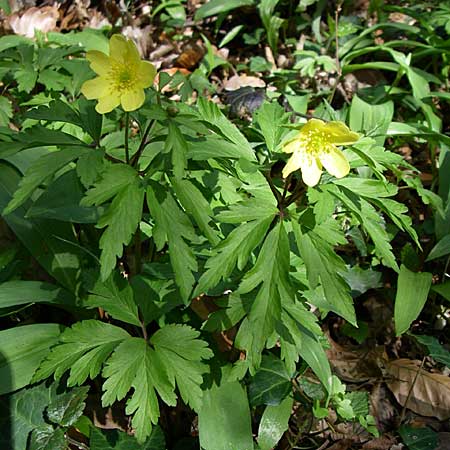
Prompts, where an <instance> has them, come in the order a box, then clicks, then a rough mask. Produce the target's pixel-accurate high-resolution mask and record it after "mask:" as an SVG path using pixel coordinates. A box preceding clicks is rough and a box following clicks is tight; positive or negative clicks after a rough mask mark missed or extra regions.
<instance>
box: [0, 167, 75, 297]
mask: <svg viewBox="0 0 450 450" xmlns="http://www.w3.org/2000/svg"><path fill="white" fill-rule="evenodd" d="M19 180H20V176H19V174H18V173H17V172H16V171H15V170H14V169H13V168H12V167H11V166H9V165H6V164H2V163H0V210H2V209H3V208H4V207H5V206H6V204H7V203H8V202H9V201H10V200H11V196H12V193H13V192H14V190H15V189H16V187H17V184H18V182H19ZM26 211H27V208H26V207H25V206H21V207H19V208H17V209H16V210H15V211H14V212H13V213H11V214H9V215H7V216H4V219H5V221H6V223H7V224H8V226H9V227H10V228H11V229H12V230H13V232H14V233H15V235H16V236H17V238H18V239H19V240H20V241H21V242H22V243H23V244H24V246H25V247H26V248H27V249H28V251H29V252H30V253H31V255H33V256H34V257H35V258H36V260H37V261H38V263H39V264H41V266H42V267H44V269H45V270H47V272H48V273H49V274H50V275H51V276H52V277H54V278H55V279H56V280H58V281H59V283H61V284H62V285H63V286H64V287H66V288H67V289H69V290H70V291H72V292H75V291H76V286H77V277H78V273H79V267H80V258H81V251H79V249H78V243H77V242H76V239H75V235H74V230H73V227H72V225H71V224H69V223H63V222H58V221H53V220H41V219H39V220H38V219H25V215H26Z"/></svg>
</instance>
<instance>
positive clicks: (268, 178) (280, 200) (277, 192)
mask: <svg viewBox="0 0 450 450" xmlns="http://www.w3.org/2000/svg"><path fill="white" fill-rule="evenodd" d="M263 175H264V177H265V178H266V180H267V183H269V186H270V190H271V191H272V194H273V195H274V197H275V198H276V200H277V205H278V206H280V205H281V203H282V198H281V195H280V193H279V191H278V189H277V188H276V187H275V185H274V184H273V181H272V178H271V176H270V173H268V172H264V171H263Z"/></svg>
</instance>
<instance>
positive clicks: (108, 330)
mask: <svg viewBox="0 0 450 450" xmlns="http://www.w3.org/2000/svg"><path fill="white" fill-rule="evenodd" d="M129 337H130V335H129V334H128V333H127V332H126V331H125V330H124V329H122V328H120V327H116V326H114V325H111V324H108V323H103V322H100V321H98V320H85V321H82V322H77V323H75V324H74V325H73V326H72V328H67V329H66V330H65V331H64V332H63V333H62V335H61V337H60V342H59V344H58V345H56V346H55V347H53V348H52V350H51V352H50V353H49V355H48V356H47V358H46V359H45V360H44V361H43V362H42V363H41V365H40V367H39V369H38V370H37V372H36V373H35V375H34V377H33V381H39V380H43V379H45V378H48V377H49V376H50V375H52V374H54V377H55V379H58V378H60V377H61V376H62V375H63V374H64V373H65V372H66V371H67V370H69V369H70V376H69V379H68V381H67V384H68V385H69V386H74V385H77V384H78V385H80V384H82V383H84V382H85V381H86V379H87V378H88V377H89V378H91V379H93V378H95V377H96V376H97V375H98V374H99V373H100V370H101V367H102V364H103V362H104V361H105V360H106V359H107V358H108V356H109V355H110V354H111V352H112V351H113V350H114V348H115V347H117V345H119V344H120V343H121V342H122V341H123V340H124V339H127V338H129Z"/></svg>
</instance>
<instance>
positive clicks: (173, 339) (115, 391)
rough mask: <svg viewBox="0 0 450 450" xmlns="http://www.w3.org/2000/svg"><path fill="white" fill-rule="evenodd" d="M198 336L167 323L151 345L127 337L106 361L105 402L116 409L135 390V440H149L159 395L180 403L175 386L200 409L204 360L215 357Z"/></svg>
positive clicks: (130, 407)
mask: <svg viewBox="0 0 450 450" xmlns="http://www.w3.org/2000/svg"><path fill="white" fill-rule="evenodd" d="M198 336H199V333H198V332H197V331H195V330H193V329H192V328H190V327H188V326H185V325H167V326H165V327H164V328H162V329H160V330H159V331H157V332H156V333H155V334H154V335H153V336H152V338H151V339H150V343H151V344H152V345H153V346H154V348H151V347H150V346H149V345H148V344H147V343H146V341H145V340H144V339H141V338H132V337H130V338H128V339H126V340H125V341H123V343H122V344H120V345H119V346H118V347H117V348H116V350H115V351H114V353H113V355H112V356H111V358H109V360H108V361H107V363H106V365H105V368H104V370H103V372H102V375H103V377H104V378H106V381H105V382H104V384H103V389H104V391H105V392H104V394H103V397H102V403H103V405H104V406H107V405H111V404H112V403H114V402H115V401H116V400H120V399H122V398H124V397H125V395H126V394H127V393H128V391H129V390H130V389H131V388H134V392H133V395H132V396H131V398H130V399H129V401H128V402H127V407H126V413H127V414H130V415H131V414H134V415H133V419H132V425H133V428H135V430H136V438H137V439H138V441H140V442H144V441H145V439H146V438H147V437H148V436H149V435H150V433H151V429H152V426H151V424H152V423H153V424H156V423H157V421H158V418H159V406H158V398H157V396H156V393H158V394H159V396H160V397H161V398H162V400H163V401H164V402H165V403H166V404H168V405H171V406H173V405H175V404H176V395H175V393H174V391H175V386H178V390H179V391H180V394H181V396H182V398H183V400H184V401H185V402H186V403H188V404H190V405H191V406H192V407H193V408H194V409H197V410H198V409H199V408H200V405H201V396H202V391H201V389H200V385H201V384H202V382H203V374H204V373H205V372H206V371H207V366H206V365H205V364H204V363H202V362H201V360H202V359H207V358H210V357H211V356H212V352H211V350H210V349H209V348H208V347H207V344H206V342H204V341H202V340H199V339H197V338H198Z"/></svg>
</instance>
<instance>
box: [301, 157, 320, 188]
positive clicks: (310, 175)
mask: <svg viewBox="0 0 450 450" xmlns="http://www.w3.org/2000/svg"><path fill="white" fill-rule="evenodd" d="M301 171H302V179H303V182H304V183H305V184H306V185H308V186H315V185H316V184H317V183H318V182H319V180H320V176H321V175H322V167H321V164H320V161H319V160H318V159H317V158H315V157H309V158H304V159H303V160H302V164H301Z"/></svg>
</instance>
